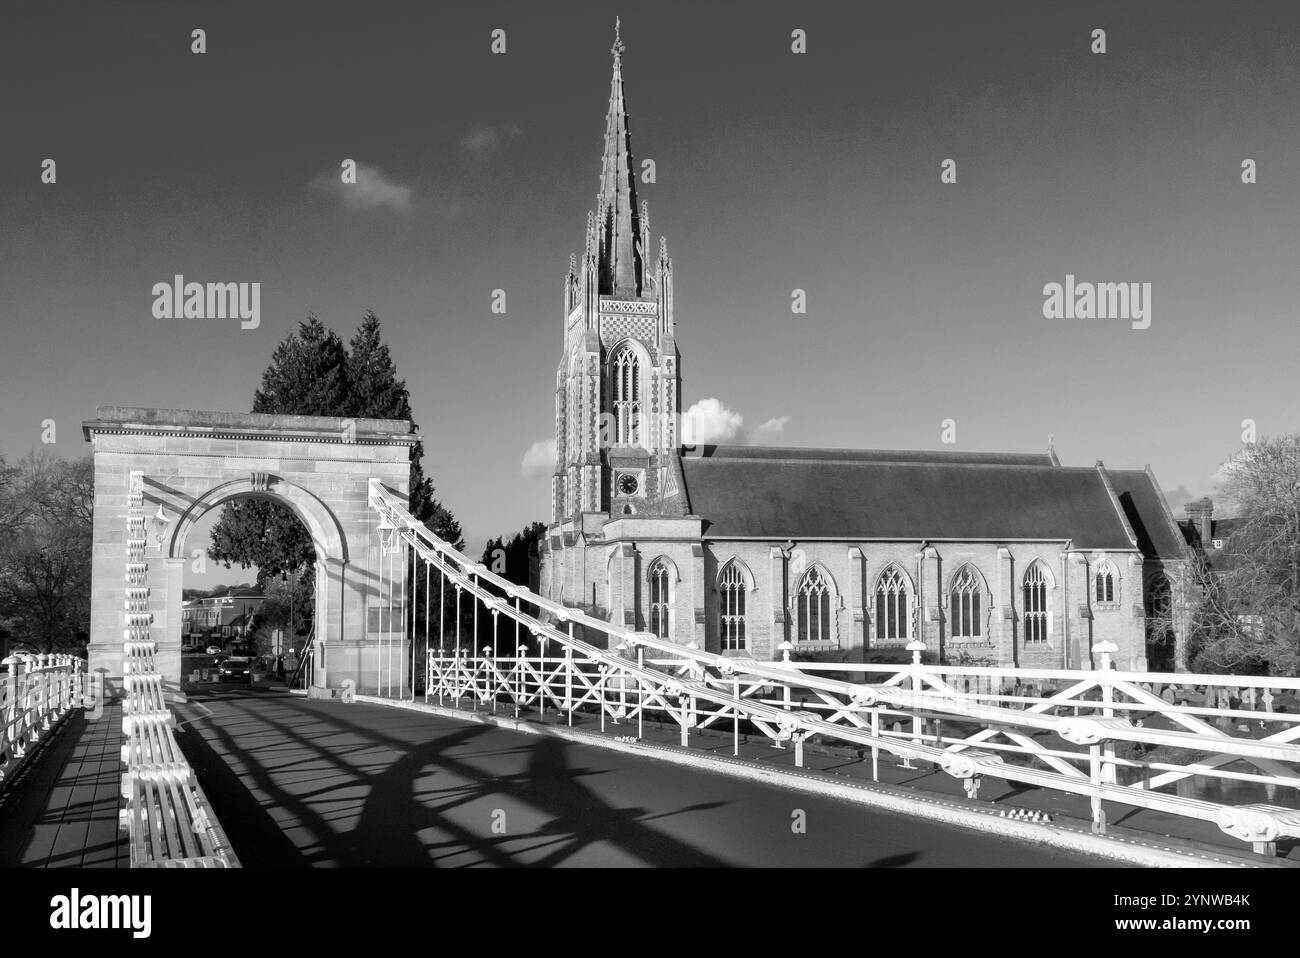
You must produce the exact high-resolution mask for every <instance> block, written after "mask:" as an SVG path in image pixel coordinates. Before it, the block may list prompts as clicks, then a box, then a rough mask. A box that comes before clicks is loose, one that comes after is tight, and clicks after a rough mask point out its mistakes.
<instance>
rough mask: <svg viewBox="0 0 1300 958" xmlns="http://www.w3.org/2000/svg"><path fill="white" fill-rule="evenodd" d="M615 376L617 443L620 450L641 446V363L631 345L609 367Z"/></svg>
mask: <svg viewBox="0 0 1300 958" xmlns="http://www.w3.org/2000/svg"><path fill="white" fill-rule="evenodd" d="M610 369H611V372H612V373H613V376H614V427H615V432H616V433H617V435H616V436H615V437H614V441H615V442H616V443H617V444H618V445H620V446H639V445H640V444H641V360H640V359H639V358H638V357H637V354H636V350H634V349H633V348H632V347H631V346H630V345H627V346H623V347H622V348H621V349H620V350H619V351H618V352H617V353H616V354H615V355H614V361H613V363H611V364H610Z"/></svg>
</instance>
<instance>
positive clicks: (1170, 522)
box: [1108, 469, 1187, 559]
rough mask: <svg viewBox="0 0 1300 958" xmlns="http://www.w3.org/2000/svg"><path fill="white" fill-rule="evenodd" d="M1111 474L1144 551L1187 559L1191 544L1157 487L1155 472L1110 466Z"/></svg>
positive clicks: (1122, 505)
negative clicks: (1153, 473)
mask: <svg viewBox="0 0 1300 958" xmlns="http://www.w3.org/2000/svg"><path fill="white" fill-rule="evenodd" d="M1108 473H1109V475H1110V481H1111V484H1112V485H1114V487H1115V494H1116V495H1117V496H1118V497H1119V502H1120V506H1121V507H1122V508H1123V510H1124V515H1125V516H1126V517H1127V518H1128V521H1129V525H1131V526H1132V527H1133V534H1134V535H1136V536H1137V540H1138V548H1139V549H1141V550H1142V554H1143V555H1146V556H1152V557H1157V558H1161V559H1181V558H1184V557H1185V556H1186V554H1187V543H1186V541H1185V540H1184V538H1183V535H1182V531H1181V530H1180V529H1179V528H1178V524H1177V523H1176V522H1175V520H1174V518H1173V516H1171V515H1170V514H1169V513H1168V512H1167V511H1166V509H1165V503H1164V495H1163V493H1161V492H1160V490H1158V489H1157V488H1156V485H1155V479H1154V477H1153V476H1152V475H1151V473H1149V472H1147V471H1146V470H1145V469H1110V470H1108Z"/></svg>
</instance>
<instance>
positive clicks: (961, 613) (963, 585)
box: [948, 566, 983, 639]
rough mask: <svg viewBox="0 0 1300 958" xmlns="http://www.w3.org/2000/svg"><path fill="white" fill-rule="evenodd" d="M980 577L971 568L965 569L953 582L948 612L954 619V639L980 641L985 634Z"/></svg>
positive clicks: (949, 595) (949, 593)
mask: <svg viewBox="0 0 1300 958" xmlns="http://www.w3.org/2000/svg"><path fill="white" fill-rule="evenodd" d="M982 592H983V590H982V589H981V588H980V580H979V576H977V575H976V574H975V570H973V569H972V568H971V567H970V566H966V567H964V568H963V569H962V570H961V571H960V572H958V573H957V575H956V576H955V577H954V578H953V580H952V587H951V588H950V589H949V591H948V610H949V612H950V613H951V618H952V637H953V638H954V639H978V638H979V637H980V635H981V634H982V632H983V629H982V627H981V622H982V620H981V618H980V596H981V594H982Z"/></svg>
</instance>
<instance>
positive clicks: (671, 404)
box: [551, 21, 682, 537]
mask: <svg viewBox="0 0 1300 958" xmlns="http://www.w3.org/2000/svg"><path fill="white" fill-rule="evenodd" d="M623 49H624V47H623V42H622V40H621V38H620V37H619V28H618V23H617V21H615V28H614V46H613V48H612V50H611V53H612V54H613V57H614V69H613V77H612V78H611V80H610V86H609V109H608V112H607V113H606V116H605V140H604V154H603V155H602V157H601V166H600V188H599V190H598V191H597V193H596V209H595V211H594V212H588V214H587V232H586V237H585V241H584V244H583V250H582V255H581V256H580V257H579V256H578V255H576V254H574V255H570V257H569V272H568V275H567V276H566V277H565V280H564V352H563V354H562V355H561V357H560V363H559V367H558V368H557V369H556V374H555V452H556V455H555V472H554V474H553V476H552V482H551V495H552V519H553V521H554V522H555V523H572V524H573V527H574V528H575V529H576V530H578V531H579V532H580V533H581V534H583V535H584V537H590V536H591V535H592V534H593V533H595V534H597V535H598V532H597V526H596V524H595V521H596V520H599V521H603V520H606V519H609V518H610V517H613V516H662V515H680V514H681V513H682V509H681V506H680V505H679V503H680V502H681V499H682V497H681V495H680V488H679V487H680V482H679V479H678V475H677V469H678V467H677V463H676V449H677V446H678V444H679V442H680V439H679V436H678V420H679V414H680V405H681V385H680V374H681V368H680V366H681V363H680V356H679V354H678V351H677V345H676V342H675V337H674V324H673V275H672V261H671V260H670V259H669V258H668V249H667V242H666V241H665V240H664V239H663V238H662V237H661V238H660V240H659V244H658V250H657V254H656V255H655V256H653V257H652V256H651V255H650V249H651V240H650V219H649V211H648V208H647V206H646V204H645V203H641V204H640V205H638V203H637V195H636V180H637V175H638V172H639V171H638V169H637V167H636V164H635V162H634V160H633V158H632V143H631V136H630V132H629V129H628V115H627V105H626V102H625V100H624V96H623Z"/></svg>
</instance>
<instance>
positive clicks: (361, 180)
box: [311, 163, 411, 213]
mask: <svg viewBox="0 0 1300 958" xmlns="http://www.w3.org/2000/svg"><path fill="white" fill-rule="evenodd" d="M311 185H312V186H313V187H314V188H316V189H318V190H323V191H324V192H326V193H332V194H333V195H334V196H336V197H338V199H339V201H340V202H341V203H342V204H343V208H344V209H345V210H350V211H352V212H360V211H362V210H374V209H379V208H380V207H384V206H386V207H388V208H389V209H392V210H396V211H397V212H399V213H404V212H405V211H406V210H408V209H409V208H410V206H411V188H410V187H409V186H402V185H401V184H400V183H394V182H393V181H392V180H390V179H388V178H387V177H386V176H384V171H383V170H381V169H380V168H379V167H377V166H365V165H364V164H361V163H358V164H357V181H356V182H355V183H344V182H343V179H342V177H341V176H340V172H339V171H332V172H329V173H322V174H321V175H320V176H318V177H316V179H314V180H312V183H311Z"/></svg>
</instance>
